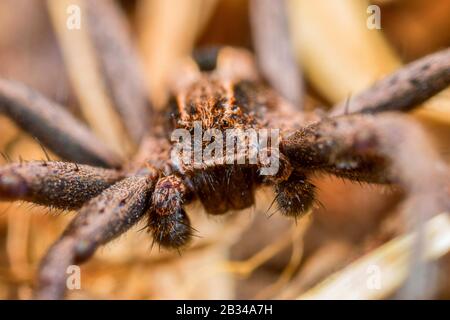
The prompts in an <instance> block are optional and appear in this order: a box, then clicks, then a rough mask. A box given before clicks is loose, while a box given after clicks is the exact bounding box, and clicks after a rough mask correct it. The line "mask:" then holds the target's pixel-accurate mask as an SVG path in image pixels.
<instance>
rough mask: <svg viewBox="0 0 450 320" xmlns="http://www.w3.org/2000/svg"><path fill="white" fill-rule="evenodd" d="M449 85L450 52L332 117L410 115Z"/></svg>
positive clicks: (398, 74) (391, 79) (411, 67)
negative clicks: (344, 115)
mask: <svg viewBox="0 0 450 320" xmlns="http://www.w3.org/2000/svg"><path fill="white" fill-rule="evenodd" d="M449 85H450V49H448V48H447V49H445V50H442V51H439V52H436V53H433V54H430V55H428V56H425V57H423V58H421V59H419V60H417V61H414V62H412V63H410V64H408V65H406V66H404V67H403V68H401V69H399V70H398V71H395V72H394V73H392V74H391V75H389V76H387V77H385V78H384V79H382V80H380V81H378V82H376V83H375V84H374V85H373V86H371V87H370V88H368V89H366V90H364V91H363V92H361V93H359V94H357V95H356V96H353V97H352V98H351V99H350V101H349V103H347V102H342V103H340V104H338V105H336V106H335V107H334V108H333V109H332V110H331V114H332V115H342V114H344V113H356V112H362V113H376V112H383V111H408V110H410V109H412V108H414V107H416V106H417V105H419V104H420V103H422V102H425V101H426V100H427V99H429V98H430V97H432V96H433V95H435V94H437V93H438V92H439V91H441V90H443V89H445V88H446V87H448V86H449Z"/></svg>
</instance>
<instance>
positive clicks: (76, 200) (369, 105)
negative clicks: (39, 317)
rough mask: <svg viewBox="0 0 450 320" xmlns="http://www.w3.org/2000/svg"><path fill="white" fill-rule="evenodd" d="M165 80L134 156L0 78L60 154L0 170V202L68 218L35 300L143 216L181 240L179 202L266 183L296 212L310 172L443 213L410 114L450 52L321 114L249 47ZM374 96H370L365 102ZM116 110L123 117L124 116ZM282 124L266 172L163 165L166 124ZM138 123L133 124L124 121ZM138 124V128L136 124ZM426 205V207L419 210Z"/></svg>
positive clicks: (17, 115) (439, 174)
mask: <svg viewBox="0 0 450 320" xmlns="http://www.w3.org/2000/svg"><path fill="white" fill-rule="evenodd" d="M195 62H196V63H195V64H193V63H188V64H187V65H186V67H185V68H183V69H182V70H183V72H182V73H180V74H179V76H178V77H177V78H176V79H175V80H174V81H173V83H172V92H171V96H172V98H171V99H170V102H169V103H168V106H167V108H166V109H165V110H164V111H155V110H153V111H152V112H151V117H150V120H149V122H148V123H147V122H146V121H147V118H146V117H145V116H142V117H141V118H142V122H141V128H144V129H145V130H144V131H145V132H143V133H142V134H135V136H136V137H138V141H140V144H139V145H140V146H139V149H138V152H137V153H136V155H135V156H134V157H133V158H132V159H131V160H130V161H124V160H122V159H121V158H120V157H118V156H117V155H115V154H114V152H112V151H111V150H109V149H108V148H107V147H106V146H105V145H103V144H102V143H101V142H100V141H99V140H98V139H97V138H96V137H95V136H94V135H93V134H92V133H91V132H90V131H89V129H88V128H87V127H85V126H84V125H83V124H81V123H80V122H79V121H78V120H76V119H75V118H73V117H72V116H71V115H70V114H69V113H68V112H67V111H65V109H64V108H62V107H60V106H58V105H56V104H54V103H52V102H50V101H49V100H47V99H46V98H45V97H43V96H42V95H40V94H39V93H37V92H35V91H34V90H32V89H31V88H27V87H25V86H24V85H22V84H19V83H16V82H13V81H10V80H4V79H3V80H0V112H1V113H2V114H5V115H6V116H8V117H9V118H11V119H12V120H13V121H15V122H16V123H17V124H18V125H19V126H20V127H21V128H23V129H24V130H26V131H27V132H29V133H30V134H32V135H33V136H35V137H37V138H38V139H39V141H40V142H42V144H44V145H45V146H46V147H47V148H49V149H50V150H52V151H53V152H54V153H55V154H57V155H58V156H60V157H61V158H62V159H64V160H67V162H64V161H51V160H50V159H47V160H46V161H30V162H20V163H11V164H7V165H5V166H3V167H1V168H0V200H4V201H17V200H24V201H29V202H33V203H36V204H39V205H44V206H48V207H54V208H59V209H65V210H78V213H77V215H76V216H75V218H74V219H73V220H72V222H71V223H70V224H69V226H68V227H67V229H66V230H65V231H64V232H63V234H62V235H61V237H60V238H59V239H58V240H57V241H56V242H55V243H54V244H53V245H52V247H51V248H50V249H49V251H48V252H47V254H46V256H45V257H44V258H43V260H42V262H41V266H40V269H39V274H38V285H37V290H36V298H39V299H60V298H63V297H64V294H65V285H66V269H67V267H68V266H70V265H72V264H80V263H82V262H85V261H86V260H88V259H89V258H90V257H92V255H93V254H94V252H95V251H96V250H97V248H99V247H100V246H102V245H104V244H106V243H108V242H109V241H111V240H113V239H114V238H116V237H118V236H119V235H121V234H122V233H124V232H126V231H127V230H128V229H130V228H131V227H132V226H134V225H135V224H137V223H138V222H139V221H140V220H141V219H144V218H145V219H147V227H148V230H149V232H150V233H151V234H152V237H153V241H155V242H156V243H158V244H159V245H161V246H162V247H165V248H175V249H178V248H182V247H185V246H187V245H188V244H189V241H190V239H191V237H192V233H193V232H192V230H193V229H192V227H191V225H190V221H189V217H188V215H187V213H186V212H185V210H184V206H185V205H187V204H188V203H190V202H192V201H194V200H199V201H200V202H201V203H202V205H203V207H204V208H205V211H206V212H207V213H209V214H213V215H220V214H224V213H226V212H228V211H230V210H241V209H245V208H248V207H250V206H252V205H253V204H254V203H255V199H254V192H255V189H257V188H259V187H261V186H263V185H270V186H273V188H274V191H275V194H276V198H275V201H276V203H277V205H278V208H279V211H280V212H281V214H283V215H285V216H287V217H294V218H297V217H301V216H302V215H304V214H305V213H307V212H308V211H309V210H310V209H311V207H312V205H313V203H314V201H315V187H314V185H313V184H312V183H311V181H310V177H311V175H312V174H315V173H317V172H324V173H328V174H333V175H336V176H340V177H343V178H347V179H350V180H354V181H362V182H368V183H380V184H399V185H401V186H402V187H403V188H404V189H405V190H406V191H407V192H408V195H409V197H408V199H409V200H407V201H408V203H409V204H415V205H417V201H418V200H419V201H421V202H427V203H428V202H430V203H433V205H434V206H435V207H436V209H437V210H443V209H448V208H449V207H450V204H449V202H448V189H446V188H447V187H448V169H447V167H446V165H445V164H444V162H443V161H441V160H440V158H439V156H438V154H437V152H436V151H435V150H434V149H433V147H431V146H430V143H429V142H428V139H427V137H426V135H425V134H424V132H423V131H422V129H421V128H420V127H419V126H418V124H416V123H415V122H414V121H413V120H411V119H409V118H408V117H407V116H405V115H402V114H401V113H400V112H398V111H408V110H410V109H412V108H413V107H414V106H416V105H417V104H419V103H421V102H423V101H425V100H427V99H428V98H429V97H431V96H433V95H434V94H436V93H437V92H439V91H441V90H443V89H444V88H446V87H447V86H448V85H449V84H450V64H449V63H450V50H449V49H446V50H443V51H441V52H438V53H435V54H432V55H430V56H427V57H425V58H422V59H421V60H418V61H416V62H414V63H412V64H410V65H408V66H406V67H405V68H403V69H401V70H399V71H397V72H395V73H394V74H392V75H390V76H388V77H386V78H384V79H382V80H380V81H379V82H377V83H376V84H375V85H374V86H373V87H371V88H369V89H367V90H366V91H364V92H363V93H361V94H359V95H357V96H355V97H353V99H352V101H351V103H350V104H348V103H342V104H340V105H337V106H336V107H334V108H333V109H332V110H331V111H330V112H329V113H327V114H320V113H318V112H313V111H311V112H306V111H301V110H299V109H298V108H296V107H294V106H292V105H291V104H290V103H288V102H286V101H285V100H284V99H283V98H281V97H280V96H279V95H278V94H277V93H276V92H275V91H274V90H273V89H271V88H270V87H269V86H268V85H267V84H265V83H264V81H263V80H262V78H261V76H260V74H259V72H258V70H257V68H256V64H255V62H254V61H253V58H252V56H251V54H250V53H249V52H247V51H245V50H243V49H236V48H230V47H225V48H222V49H220V50H212V51H211V50H207V51H205V52H204V53H203V54H199V55H197V56H196V59H195ZM375 102H376V103H375ZM124 116H126V115H124ZM135 120H136V119H135ZM195 121H200V123H201V124H202V126H203V127H204V128H215V129H218V130H220V131H223V130H226V129H228V128H244V129H245V128H256V129H261V128H276V129H280V130H281V132H280V145H279V152H275V151H276V150H271V151H270V152H274V154H276V156H277V159H278V160H279V164H280V166H279V170H278V171H277V173H276V174H274V175H266V176H264V175H261V174H260V173H261V169H262V168H263V167H264V164H262V163H256V164H249V163H233V164H215V163H213V164H211V163H209V164H205V165H203V166H201V167H196V166H193V165H184V164H180V163H177V162H174V161H173V158H172V157H171V153H172V151H173V141H171V139H170V134H171V132H172V131H173V130H174V129H179V128H183V129H186V130H188V131H192V130H193V126H194V125H193V124H194V122H195ZM134 129H136V128H134ZM136 131H139V130H136ZM427 209H428V208H427Z"/></svg>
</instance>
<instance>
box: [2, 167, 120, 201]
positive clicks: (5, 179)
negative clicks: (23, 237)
mask: <svg viewBox="0 0 450 320" xmlns="http://www.w3.org/2000/svg"><path fill="white" fill-rule="evenodd" d="M122 178H123V175H122V174H121V173H120V172H119V171H116V170H109V169H102V168H95V167H90V166H87V165H81V164H80V165H78V164H74V163H67V162H57V161H32V162H23V163H14V164H10V165H6V166H3V167H0V200H7V201H14V200H24V201H30V202H33V203H36V204H40V205H44V206H48V207H55V208H60V209H64V210H73V209H79V208H81V206H82V205H83V204H84V203H86V202H87V201H88V200H90V199H91V198H93V197H96V196H97V195H99V194H100V193H101V192H102V191H103V190H105V189H107V188H109V187H110V186H111V185H112V184H114V183H116V182H117V181H118V180H120V179H122Z"/></svg>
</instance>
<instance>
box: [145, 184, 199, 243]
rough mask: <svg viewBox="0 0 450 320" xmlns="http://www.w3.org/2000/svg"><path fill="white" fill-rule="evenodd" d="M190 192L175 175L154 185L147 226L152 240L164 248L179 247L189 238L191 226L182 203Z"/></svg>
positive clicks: (190, 196)
mask: <svg viewBox="0 0 450 320" xmlns="http://www.w3.org/2000/svg"><path fill="white" fill-rule="evenodd" d="M191 198H192V193H191V191H190V190H189V188H188V187H187V186H186V185H185V184H184V182H183V181H182V179H181V178H180V177H178V176H176V175H170V176H167V177H164V178H161V179H160V180H159V181H158V183H157V184H156V186H155V191H154V192H153V196H152V207H151V210H150V214H149V217H148V218H149V220H148V228H149V231H150V232H151V233H152V235H153V239H154V241H156V242H157V243H158V244H160V245H162V246H163V247H166V248H179V247H182V246H185V245H186V244H188V242H189V241H190V240H191V235H192V228H191V223H190V221H189V217H188V215H187V214H186V212H185V211H184V209H183V205H184V204H186V203H187V202H188V201H190V200H191Z"/></svg>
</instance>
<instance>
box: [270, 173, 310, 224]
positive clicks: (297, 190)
mask: <svg viewBox="0 0 450 320" xmlns="http://www.w3.org/2000/svg"><path fill="white" fill-rule="evenodd" d="M315 189H316V188H315V187H314V185H313V184H312V183H311V182H309V180H308V179H307V177H306V175H304V174H303V173H300V172H293V173H292V174H291V175H290V176H289V178H288V179H287V180H286V181H282V182H280V183H278V184H277V185H275V195H276V196H275V200H276V202H277V205H278V210H279V211H280V212H281V214H283V215H285V216H288V217H294V218H297V217H301V216H302V215H304V214H306V213H307V212H308V211H309V210H310V209H311V208H312V205H313V203H314V198H315Z"/></svg>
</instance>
